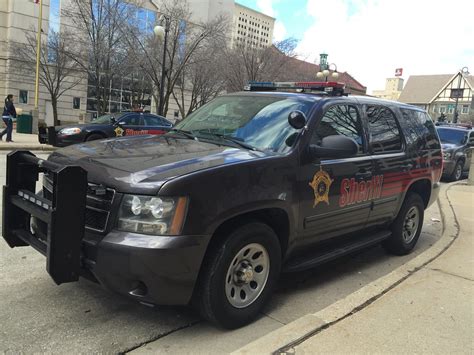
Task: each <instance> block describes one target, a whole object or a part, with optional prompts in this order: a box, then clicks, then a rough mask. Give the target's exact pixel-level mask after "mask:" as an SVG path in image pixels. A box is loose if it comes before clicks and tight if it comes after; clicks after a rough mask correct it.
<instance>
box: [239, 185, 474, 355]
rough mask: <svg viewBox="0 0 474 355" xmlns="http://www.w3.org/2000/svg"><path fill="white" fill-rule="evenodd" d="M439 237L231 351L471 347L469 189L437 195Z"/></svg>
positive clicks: (473, 298) (472, 191)
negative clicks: (383, 272)
mask: <svg viewBox="0 0 474 355" xmlns="http://www.w3.org/2000/svg"><path fill="white" fill-rule="evenodd" d="M440 205H441V210H442V213H443V220H444V221H443V222H444V226H445V230H444V234H443V237H442V238H441V239H440V240H439V241H438V242H437V243H436V244H435V245H434V246H433V247H432V248H430V249H429V250H427V251H426V252H424V253H423V254H421V255H419V256H418V257H417V258H415V259H413V260H412V261H410V262H409V263H407V264H405V265H404V266H402V267H400V268H399V269H398V270H395V271H394V272H392V273H391V274H389V275H387V276H386V277H383V278H381V279H379V280H377V281H375V282H373V283H372V284H369V285H367V286H366V287H364V288H363V289H361V290H359V291H358V292H355V293H354V294H352V295H350V296H348V297H346V298H345V299H343V300H341V301H339V302H336V303H335V304H333V305H331V306H329V307H327V308H326V309H324V310H322V311H320V312H317V313H315V314H310V315H307V316H304V317H302V318H300V319H298V320H296V321H294V322H292V323H290V324H287V325H286V326H284V327H282V328H280V329H277V330H276V331H274V332H272V333H270V334H268V335H266V336H264V337H262V338H260V339H258V340H257V341H255V342H253V343H250V344H249V345H247V346H245V347H243V348H241V349H240V350H238V351H237V352H235V353H238V354H254V353H259V354H263V353H291V354H293V353H311V354H315V353H351V354H354V353H361V354H362V353H363V354H367V353H434V354H445V353H462V354H472V353H473V352H474V340H473V339H474V337H473V329H474V258H473V252H474V243H473V238H474V233H473V232H474V231H473V225H474V217H473V211H474V186H468V185H466V184H455V185H448V187H447V188H444V189H443V191H442V192H441V195H440Z"/></svg>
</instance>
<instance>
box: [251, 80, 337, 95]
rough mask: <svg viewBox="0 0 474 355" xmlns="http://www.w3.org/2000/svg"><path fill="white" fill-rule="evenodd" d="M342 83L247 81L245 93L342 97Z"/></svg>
mask: <svg viewBox="0 0 474 355" xmlns="http://www.w3.org/2000/svg"><path fill="white" fill-rule="evenodd" d="M345 86H346V85H345V84H344V83H339V82H336V81H275V82H271V81H249V82H248V84H247V85H245V86H244V90H245V91H284V90H297V91H299V92H312V91H318V92H324V93H326V94H328V95H344V88H345Z"/></svg>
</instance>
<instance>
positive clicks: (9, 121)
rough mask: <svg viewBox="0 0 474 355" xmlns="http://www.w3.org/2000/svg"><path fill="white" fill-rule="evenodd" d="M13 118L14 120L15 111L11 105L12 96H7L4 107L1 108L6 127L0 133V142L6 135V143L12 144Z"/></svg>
mask: <svg viewBox="0 0 474 355" xmlns="http://www.w3.org/2000/svg"><path fill="white" fill-rule="evenodd" d="M13 118H16V109H15V105H14V104H13V95H11V94H10V95H7V97H6V98H5V106H4V107H3V114H2V119H3V122H4V123H5V125H6V128H5V129H4V130H3V132H2V133H0V141H1V140H2V138H3V136H4V135H5V134H6V135H7V142H13V140H12V132H13Z"/></svg>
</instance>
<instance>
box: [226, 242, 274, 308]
mask: <svg viewBox="0 0 474 355" xmlns="http://www.w3.org/2000/svg"><path fill="white" fill-rule="evenodd" d="M269 273H270V257H269V256H268V252H267V250H266V249H265V248H264V247H263V246H262V245H261V244H258V243H252V244H248V245H246V246H245V247H243V248H242V249H240V251H239V252H238V253H237V254H236V255H235V256H234V257H233V259H232V262H231V263H230V266H229V269H228V270H227V274H226V277H225V294H226V296H227V300H228V301H229V303H230V304H231V305H232V306H233V307H235V308H245V307H248V306H250V305H251V304H252V303H254V302H255V301H256V300H257V298H258V297H259V296H260V294H261V293H262V291H263V290H264V288H265V285H266V283H267V280H268V275H269Z"/></svg>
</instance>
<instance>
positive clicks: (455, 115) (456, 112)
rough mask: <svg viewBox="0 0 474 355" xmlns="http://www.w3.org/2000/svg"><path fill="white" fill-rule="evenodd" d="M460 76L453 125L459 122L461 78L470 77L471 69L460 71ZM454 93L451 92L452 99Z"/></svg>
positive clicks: (466, 68)
mask: <svg viewBox="0 0 474 355" xmlns="http://www.w3.org/2000/svg"><path fill="white" fill-rule="evenodd" d="M460 74H461V75H459V80H458V90H457V91H456V104H455V106H454V116H453V123H457V122H458V100H459V94H460V92H461V78H462V77H464V75H469V69H468V67H463V68H462V69H461V70H460ZM452 96H453V95H452V91H451V97H452ZM462 96H463V97H464V92H463V95H462Z"/></svg>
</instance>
